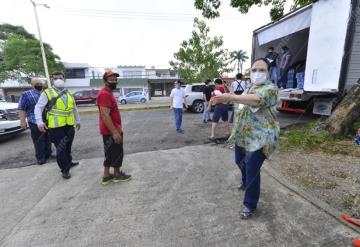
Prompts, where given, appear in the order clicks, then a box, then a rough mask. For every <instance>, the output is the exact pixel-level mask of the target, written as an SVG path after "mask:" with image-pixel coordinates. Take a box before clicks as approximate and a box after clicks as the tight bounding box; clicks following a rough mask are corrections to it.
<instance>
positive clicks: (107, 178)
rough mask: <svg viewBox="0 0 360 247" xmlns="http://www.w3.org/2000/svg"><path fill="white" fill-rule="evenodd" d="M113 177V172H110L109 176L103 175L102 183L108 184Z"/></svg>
mask: <svg viewBox="0 0 360 247" xmlns="http://www.w3.org/2000/svg"><path fill="white" fill-rule="evenodd" d="M113 178H114V175H112V174H110V175H109V176H107V177H103V178H102V182H101V184H102V185H108V184H109V183H110V181H111V180H112V179H113Z"/></svg>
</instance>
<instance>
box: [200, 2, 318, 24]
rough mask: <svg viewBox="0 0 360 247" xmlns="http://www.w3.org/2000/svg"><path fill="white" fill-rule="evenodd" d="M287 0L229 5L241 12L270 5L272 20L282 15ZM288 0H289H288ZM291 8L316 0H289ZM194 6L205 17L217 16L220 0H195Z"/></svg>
mask: <svg viewBox="0 0 360 247" xmlns="http://www.w3.org/2000/svg"><path fill="white" fill-rule="evenodd" d="M286 1H287V0H231V1H230V6H231V7H233V8H237V9H238V10H239V11H240V12H241V13H243V14H246V13H247V12H248V11H249V9H250V8H251V7H252V6H262V5H265V6H271V10H270V17H271V19H272V20H273V21H275V20H278V19H280V18H281V17H282V16H283V15H284V5H285V3H286ZM288 1H289V0H288ZM291 1H292V2H293V5H292V7H291V9H292V10H294V9H296V8H298V7H302V6H304V5H306V4H310V3H314V2H316V1H317V0H291ZM194 5H195V8H197V9H199V10H201V11H202V15H203V16H204V17H205V18H215V17H219V16H220V13H219V7H220V5H221V1H220V0H195V2H194Z"/></svg>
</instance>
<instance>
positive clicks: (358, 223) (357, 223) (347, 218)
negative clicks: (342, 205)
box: [341, 214, 360, 227]
mask: <svg viewBox="0 0 360 247" xmlns="http://www.w3.org/2000/svg"><path fill="white" fill-rule="evenodd" d="M341 218H343V220H345V221H347V222H349V223H351V224H353V225H355V226H358V227H360V220H358V219H355V218H353V217H351V216H350V215H347V214H341Z"/></svg>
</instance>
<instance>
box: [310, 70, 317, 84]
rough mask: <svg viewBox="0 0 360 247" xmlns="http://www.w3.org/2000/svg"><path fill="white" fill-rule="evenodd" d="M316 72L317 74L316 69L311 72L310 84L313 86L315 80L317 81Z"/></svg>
mask: <svg viewBox="0 0 360 247" xmlns="http://www.w3.org/2000/svg"><path fill="white" fill-rule="evenodd" d="M317 72H318V70H317V69H314V70H313V74H312V81H311V83H312V84H315V83H316V80H317Z"/></svg>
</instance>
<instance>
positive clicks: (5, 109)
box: [0, 101, 24, 139]
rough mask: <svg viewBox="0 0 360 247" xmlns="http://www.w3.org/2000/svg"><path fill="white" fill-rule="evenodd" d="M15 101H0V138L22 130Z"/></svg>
mask: <svg viewBox="0 0 360 247" xmlns="http://www.w3.org/2000/svg"><path fill="white" fill-rule="evenodd" d="M17 108H18V104H17V103H9V102H5V101H0V139H4V138H5V137H8V136H11V135H15V134H17V133H20V132H22V131H24V129H22V128H21V127H20V118H19V111H18V109H17Z"/></svg>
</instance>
